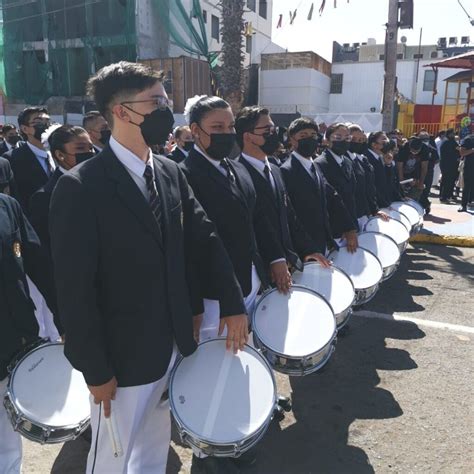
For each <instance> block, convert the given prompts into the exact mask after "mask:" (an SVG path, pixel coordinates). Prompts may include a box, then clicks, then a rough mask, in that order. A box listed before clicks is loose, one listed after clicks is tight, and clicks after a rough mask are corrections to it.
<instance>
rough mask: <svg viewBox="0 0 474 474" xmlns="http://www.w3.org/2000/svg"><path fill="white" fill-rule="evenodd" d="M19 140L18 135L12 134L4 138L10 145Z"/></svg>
mask: <svg viewBox="0 0 474 474" xmlns="http://www.w3.org/2000/svg"><path fill="white" fill-rule="evenodd" d="M20 140H21V138H20V135H12V136H11V137H8V138H7V139H6V141H7V143H8V144H9V145H12V146H15V145H16V144H17V143H18V142H19V141H20Z"/></svg>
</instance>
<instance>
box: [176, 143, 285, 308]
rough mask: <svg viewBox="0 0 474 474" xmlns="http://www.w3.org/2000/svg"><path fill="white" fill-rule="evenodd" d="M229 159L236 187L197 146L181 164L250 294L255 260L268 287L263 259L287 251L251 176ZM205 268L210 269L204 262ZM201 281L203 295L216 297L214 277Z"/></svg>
mask: <svg viewBox="0 0 474 474" xmlns="http://www.w3.org/2000/svg"><path fill="white" fill-rule="evenodd" d="M229 163H230V166H231V168H232V171H233V173H234V175H235V176H236V178H237V183H236V184H237V186H234V187H233V186H231V185H230V183H229V180H228V179H227V177H226V176H224V175H223V174H222V173H221V172H220V171H219V170H218V169H216V167H215V166H213V165H212V164H211V163H209V161H208V160H207V159H206V158H205V157H204V156H203V155H201V153H199V152H198V151H197V150H195V149H193V150H191V151H190V153H189V156H188V157H187V158H186V159H185V160H184V161H183V162H182V163H181V165H180V166H181V167H182V169H183V171H184V173H185V174H186V177H187V178H188V181H189V184H190V185H191V187H192V188H193V190H194V193H195V195H196V198H197V199H198V201H199V202H200V203H201V204H202V206H203V207H204V209H205V211H206V212H207V215H208V216H209V218H210V219H211V220H212V222H214V223H215V225H216V227H217V231H218V233H219V235H220V236H221V238H222V240H223V242H224V245H225V247H226V249H227V252H228V253H229V256H230V258H231V260H232V263H233V265H234V270H235V274H236V276H237V279H238V280H239V283H240V286H241V288H242V292H243V294H244V295H248V294H249V293H250V290H251V288H252V281H251V268H252V263H253V264H254V265H255V268H256V270H257V273H258V276H259V277H260V280H261V281H262V285H263V286H264V287H265V286H267V285H268V278H267V268H266V266H265V265H264V263H263V261H265V262H271V261H273V260H276V259H278V258H285V254H284V252H283V251H282V249H281V246H280V245H279V242H277V241H276V239H275V235H274V232H272V227H271V225H270V223H269V221H268V217H267V216H266V214H265V209H262V207H261V203H260V202H257V196H256V192H255V188H254V185H253V183H252V178H251V177H250V175H249V174H248V172H247V170H246V169H245V167H244V166H243V165H242V164H241V163H239V162H238V161H233V160H229ZM256 235H257V236H258V241H259V242H262V241H265V240H266V245H265V247H264V248H259V247H258V246H257V237H256ZM260 252H262V253H263V254H264V255H261V254H260ZM262 256H263V259H262ZM202 270H203V271H204V272H206V271H207V269H206V267H205V266H203V267H202ZM201 281H202V289H201V291H202V296H203V297H204V298H210V299H215V293H216V292H215V289H214V288H213V286H212V279H210V277H209V276H206V274H205V275H203V277H202V278H201Z"/></svg>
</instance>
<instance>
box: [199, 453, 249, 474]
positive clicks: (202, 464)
mask: <svg viewBox="0 0 474 474" xmlns="http://www.w3.org/2000/svg"><path fill="white" fill-rule="evenodd" d="M234 461H235V460H234V459H233V458H216V457H214V456H208V457H207V458H198V457H196V456H194V454H193V460H192V464H191V474H239V473H240V469H239V468H238V467H237V465H236V464H235V462H234Z"/></svg>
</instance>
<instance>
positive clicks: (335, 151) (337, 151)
mask: <svg viewBox="0 0 474 474" xmlns="http://www.w3.org/2000/svg"><path fill="white" fill-rule="evenodd" d="M325 136H326V141H327V148H326V149H325V150H324V151H323V153H322V154H321V155H320V156H318V157H317V158H316V160H315V161H316V163H317V164H318V165H319V167H320V169H321V171H322V172H323V174H324V177H325V178H326V180H327V182H328V183H329V184H330V185H331V186H332V187H333V188H334V189H335V190H336V191H337V193H338V194H339V196H341V199H342V201H343V202H344V205H345V206H346V209H347V211H348V212H349V214H350V216H351V218H352V222H353V224H354V226H355V228H356V229H357V228H358V222H357V217H358V216H357V205H356V199H355V196H356V191H357V180H356V176H355V173H354V167H353V164H352V161H351V159H350V158H348V157H347V156H346V153H347V152H348V150H349V143H350V141H351V135H350V132H349V127H347V125H345V124H343V123H334V124H332V125H330V126H329V127H328V128H327V129H326V135H325Z"/></svg>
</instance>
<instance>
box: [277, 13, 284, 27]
mask: <svg viewBox="0 0 474 474" xmlns="http://www.w3.org/2000/svg"><path fill="white" fill-rule="evenodd" d="M282 22H283V15H282V14H280V17H279V18H278V23H277V28H281V24H282Z"/></svg>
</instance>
